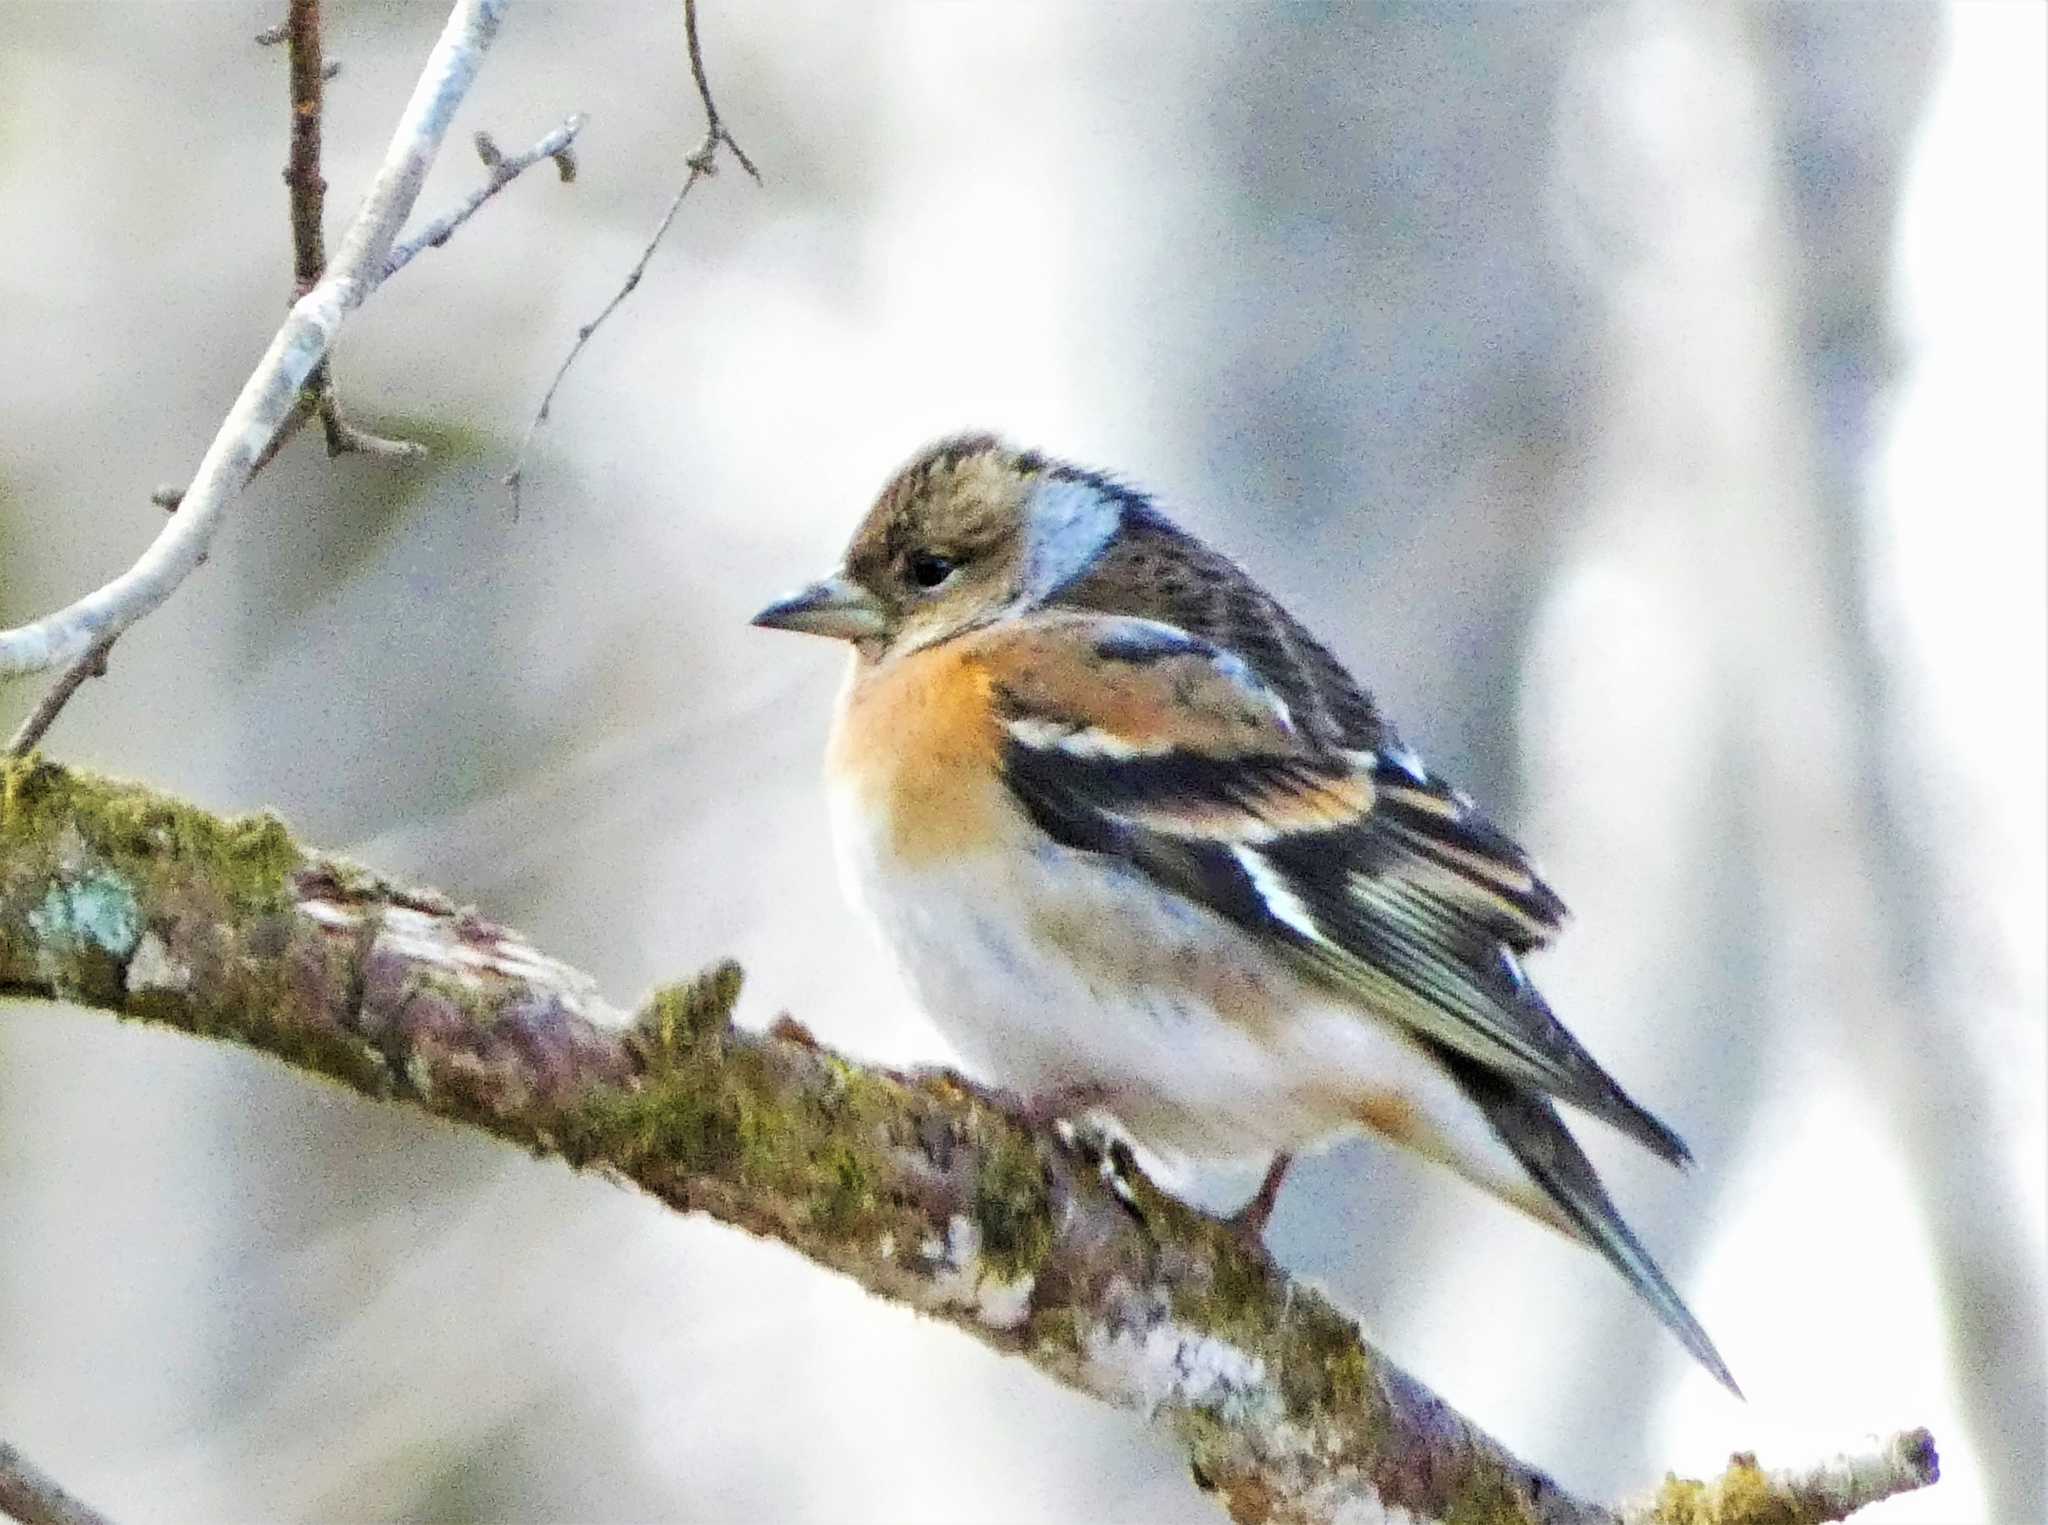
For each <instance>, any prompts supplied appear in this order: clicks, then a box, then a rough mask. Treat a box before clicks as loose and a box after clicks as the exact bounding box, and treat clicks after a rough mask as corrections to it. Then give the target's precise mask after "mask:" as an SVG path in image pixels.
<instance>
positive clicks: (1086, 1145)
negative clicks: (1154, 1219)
mask: <svg viewBox="0 0 2048 1525" xmlns="http://www.w3.org/2000/svg"><path fill="white" fill-rule="evenodd" d="M1053 1136H1054V1137H1055V1138H1057V1139H1058V1140H1059V1141H1060V1147H1061V1148H1063V1149H1065V1150H1067V1151H1068V1152H1069V1153H1072V1154H1075V1155H1078V1156H1079V1157H1080V1159H1081V1162H1082V1163H1083V1164H1084V1165H1086V1166H1088V1167H1089V1168H1090V1169H1092V1170H1093V1171H1094V1172H1095V1175H1096V1178H1097V1179H1098V1180H1100V1181H1101V1182H1102V1184H1103V1185H1104V1186H1106V1187H1107V1188H1109V1194H1110V1195H1111V1196H1112V1197H1115V1198H1116V1200H1117V1202H1118V1204H1119V1205H1120V1206H1122V1208H1123V1210H1124V1211H1125V1212H1127V1213H1129V1214H1130V1215H1131V1220H1132V1221H1133V1222H1134V1223H1136V1224H1137V1225H1138V1227H1139V1228H1141V1229H1146V1230H1147V1231H1148V1232H1149V1229H1150V1225H1148V1224H1147V1223H1146V1221H1145V1210H1144V1208H1143V1207H1141V1206H1140V1205H1139V1203H1138V1194H1137V1192H1136V1190H1135V1189H1134V1188H1133V1187H1132V1185H1131V1182H1132V1180H1133V1179H1134V1178H1136V1177H1137V1176H1138V1175H1139V1174H1140V1172H1139V1170H1138V1162H1137V1160H1136V1159H1134V1158H1133V1157H1132V1155H1131V1146H1130V1145H1129V1144H1127V1143H1125V1142H1124V1141H1123V1140H1122V1139H1120V1138H1118V1137H1117V1136H1116V1135H1115V1134H1114V1133H1111V1132H1109V1131H1107V1130H1106V1129H1102V1128H1096V1127H1089V1126H1084V1125H1081V1124H1077V1123H1074V1122H1072V1121H1069V1120H1067V1119H1065V1118H1062V1119H1060V1120H1059V1121H1058V1122H1056V1123H1055V1124H1054V1125H1053Z"/></svg>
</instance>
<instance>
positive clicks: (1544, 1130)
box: [1440, 1051, 1742, 1398]
mask: <svg viewBox="0 0 2048 1525" xmlns="http://www.w3.org/2000/svg"><path fill="white" fill-rule="evenodd" d="M1440 1057H1441V1058H1442V1060H1443V1062H1444V1064H1445V1066H1446V1067H1447V1068H1448V1069H1449V1070H1450V1072H1451V1075H1452V1077H1453V1078H1454V1079H1455V1080H1456V1081H1457V1082H1458V1086H1459V1088H1460V1089H1461V1090H1463V1091H1464V1093H1465V1094H1466V1095H1467V1096H1468V1097H1470V1098H1471V1099H1472V1101H1473V1103H1474V1104H1475V1105H1476V1106H1477V1107H1478V1108H1479V1110H1480V1111H1481V1112H1483V1113H1484V1114H1485V1115H1486V1120H1487V1122H1489V1123H1490V1124H1492V1126H1493V1131H1494V1132H1495V1133H1496V1134H1497V1135H1499V1137H1500V1140H1501V1142H1502V1143H1503V1144H1505V1145H1507V1147H1508V1149H1509V1151H1510V1152H1511V1153H1512V1154H1513V1155H1514V1156H1515V1158H1516V1159H1517V1160H1519V1161H1520V1162H1521V1165H1522V1168H1523V1169H1524V1170H1526V1171H1528V1173H1529V1176H1530V1179H1532V1180H1533V1181H1535V1183H1536V1184H1537V1185H1538V1186H1540V1187H1541V1188H1542V1189H1543V1191H1544V1193H1545V1194H1546V1195H1547V1196H1548V1197H1549V1199H1550V1201H1551V1202H1552V1203H1554V1204H1555V1205H1556V1208H1557V1210H1558V1212H1559V1213H1561V1214H1562V1215H1563V1216H1564V1218H1565V1219H1566V1220H1567V1221H1568V1222H1569V1223H1570V1224H1571V1226H1572V1227H1573V1229H1574V1230H1576V1231H1577V1234H1578V1237H1579V1238H1580V1239H1582V1240H1583V1241H1585V1243H1586V1244H1588V1245H1590V1246H1591V1247H1592V1248H1594V1249H1596V1250H1598V1251H1599V1252H1600V1254H1601V1255H1602V1256H1603V1257H1605V1259H1606V1260H1607V1262H1608V1264H1609V1265H1611V1266H1613V1267H1614V1268H1615V1270H1617V1271H1619V1272H1620V1273H1621V1274H1622V1277H1623V1278H1624V1279H1625V1280H1626V1281H1627V1282H1628V1284H1629V1285H1630V1286H1631V1287H1633V1288H1635V1290H1636V1294H1637V1295H1638V1296H1639V1297H1641V1298H1642V1299H1643V1301H1644V1302H1646V1303H1648V1304H1649V1305H1650V1307H1651V1308H1652V1309H1653V1310H1654V1311H1655V1312H1656V1315H1657V1317H1658V1318H1659V1319H1660V1320H1662V1321H1663V1324H1664V1327H1665V1328H1666V1329H1669V1330H1670V1331H1671V1332H1672V1333H1673V1334H1674V1335H1676V1336H1677V1337H1678V1341H1679V1343H1680V1344H1681V1345H1683V1346H1685V1348H1686V1349H1687V1350H1688V1351H1690V1352H1691V1353H1692V1356H1693V1359H1694V1360H1696V1361H1698V1362H1699V1363H1700V1365H1702V1366H1704V1367H1705V1368H1706V1369H1707V1370H1708V1371H1709V1372H1711V1373H1713V1375H1714V1378H1715V1380H1716V1381H1718V1382H1720V1384H1721V1385H1722V1386H1723V1387H1725V1388H1727V1389H1728V1391H1729V1392H1731V1393H1733V1394H1734V1395H1735V1396H1736V1397H1738V1398H1740V1397H1741V1396H1742V1389H1741V1388H1739V1387H1737V1386H1736V1385H1735V1378H1734V1377H1733V1376H1732V1375H1730V1373H1729V1371H1728V1367H1727V1363H1725V1362H1724V1361H1722V1359H1721V1353H1720V1352H1719V1351H1717V1350H1716V1349H1715V1348H1714V1342H1713V1341H1712V1340H1710V1339H1709V1338H1707V1332H1706V1330H1704V1329H1702V1328H1701V1327H1700V1322H1699V1320H1698V1319H1696V1318H1694V1317H1693V1316H1692V1310H1690V1309H1689V1308H1687V1307H1686V1306H1685V1302H1684V1300H1683V1299H1681V1298H1680V1297H1679V1295H1678V1293H1677V1292H1676V1291H1674V1290H1673V1289H1672V1286H1671V1283H1670V1282H1668V1281H1666V1280H1665V1279H1664V1273H1663V1272H1662V1271H1661V1270H1659V1269H1658V1267H1657V1262H1656V1261H1654V1260H1652V1259H1651V1258H1650V1252H1649V1251H1648V1250H1645V1249H1644V1248H1643V1246H1642V1244H1641V1242H1640V1241H1638V1240H1637V1238H1636V1236H1635V1235H1634V1234H1633V1233H1632V1232H1630V1230H1629V1226H1628V1225H1627V1224H1626V1223H1624V1222H1623V1221H1622V1217H1621V1214H1620V1213H1619V1212H1617V1211H1616V1210H1615V1207H1614V1202H1613V1200H1612V1199H1611V1198H1609V1197H1608V1195H1607V1189H1606V1188H1605V1187H1604V1186H1602V1185H1601V1184H1600V1177H1599V1176H1598V1175H1597V1174H1595V1173H1594V1170H1593V1162H1592V1161H1591V1160H1589V1159H1587V1158H1586V1155H1585V1151H1584V1150H1582V1149H1580V1148H1579V1144H1578V1140H1576V1139H1575V1138H1573V1137H1572V1135H1571V1132H1570V1130H1569V1129H1567V1128H1566V1127H1565V1125H1564V1120H1563V1119H1562V1118H1560V1117H1559V1116H1558V1115H1557V1108H1556V1107H1554V1106H1552V1105H1551V1103H1550V1102H1549V1100H1548V1099H1546V1098H1545V1097H1543V1096H1542V1095H1540V1094H1539V1093H1537V1092H1536V1091H1534V1090H1532V1089H1530V1088H1528V1087H1526V1086H1523V1085H1521V1084H1518V1083H1517V1082H1516V1081H1514V1080H1511V1079H1508V1078H1507V1077H1505V1076H1502V1075H1498V1074H1496V1073H1494V1072H1493V1071H1491V1070H1489V1069H1487V1068H1485V1067H1484V1066H1483V1065H1480V1064H1478V1063H1477V1062H1475V1061H1473V1060H1471V1059H1468V1058H1466V1057H1465V1056H1463V1055H1461V1054H1455V1053H1450V1052H1448V1051H1445V1052H1442V1053H1441V1054H1440Z"/></svg>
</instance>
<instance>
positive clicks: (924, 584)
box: [909, 551, 956, 588]
mask: <svg viewBox="0 0 2048 1525" xmlns="http://www.w3.org/2000/svg"><path fill="white" fill-rule="evenodd" d="M909 565H910V580H911V581H912V582H914V583H916V584H917V585H918V586H919V587H920V588H936V587H937V586H938V585H939V584H940V583H942V582H944V581H945V580H946V579H947V578H949V577H951V576H952V575H953V573H954V571H955V570H956V563H954V562H951V561H949V560H947V559H946V558H945V557H944V556H941V555H939V553H938V552H936V551H912V552H911V553H910V564H909Z"/></svg>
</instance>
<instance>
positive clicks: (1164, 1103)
mask: <svg viewBox="0 0 2048 1525" xmlns="http://www.w3.org/2000/svg"><path fill="white" fill-rule="evenodd" d="M833 816H834V821H833V824H834V828H835V835H836V837H837V840H838V845H839V851H840V865H841V870H842V873H843V875H844V877H845V880H846V884H847V889H848V893H849V894H850V895H851V896H852V897H853V898H854V900H855V901H856V902H857V903H858V904H860V905H861V906H862V907H863V909H865V910H866V912H867V913H868V915H869V916H870V918H871V919H872V920H873V922H874V924H875V925H876V927H877V928H878V930H879V931H880V933H881V935H882V939H883V941H884V943H885V944H886V945H887V947H888V948H889V950H890V951H891V953H892V954H893V955H894V956H895V959H896V961H897V963H898V965H899V967H900V968H901V970H902V972H903V975H904V977H905V980H906V982H907V983H908V984H909V985H910V987H911V989H912V991H913V992H914V994H915V995H916V997H917V999H918V1001H919V1003H920V1004H921V1005H922V1006H923V1008H924V1010H925V1012H926V1014H927V1015H928V1016H929V1017H930V1018H931V1020H932V1022H933V1023H934V1025H936V1026H937V1027H938V1028H939V1030H940V1031H941V1032H943V1033H944V1034H945V1035H946V1037H947V1038H948V1039H949V1040H951V1042H952V1043H953V1045H954V1047H955V1048H957V1049H958V1050H959V1052H960V1055H961V1057H962V1059H963V1060H965V1061H966V1063H967V1065H968V1067H969V1068H970V1069H971V1070H972V1071H973V1072H974V1073H975V1074H976V1075H977V1077H978V1078H980V1079H983V1080H985V1081H988V1082H991V1083H993V1084H995V1085H999V1086H1002V1087H1005V1088H1007V1089H1009V1090H1012V1091H1015V1092H1017V1093H1019V1094H1020V1095H1022V1096H1024V1097H1027V1098H1051V1097H1057V1096H1060V1095H1062V1094H1070V1093H1072V1092H1075V1091H1077V1090H1080V1089H1084V1088H1085V1089H1090V1090H1096V1091H1099V1092H1100V1093H1101V1094H1102V1096H1103V1100H1102V1102H1101V1108H1102V1110H1105V1111H1107V1112H1109V1113H1111V1114H1113V1115H1114V1116H1115V1117H1116V1118H1117V1120H1118V1121H1119V1122H1120V1123H1122V1124H1123V1126H1124V1127H1125V1128H1127V1129H1129V1130H1130V1132H1131V1133H1132V1134H1133V1136H1134V1137H1135V1138H1136V1139H1137V1140H1138V1141H1139V1142H1140V1143H1142V1144H1144V1145H1146V1146H1148V1147H1149V1148H1151V1149H1153V1150H1155V1151H1157V1152H1159V1153H1160V1154H1162V1155H1164V1156H1166V1157H1167V1158H1168V1159H1169V1160H1171V1159H1174V1158H1180V1159H1185V1160H1194V1161H1206V1160H1224V1159H1246V1158H1250V1157H1254V1156H1265V1155H1271V1154H1273V1153H1275V1152H1277V1151H1280V1150H1299V1149H1303V1148H1309V1147H1313V1146H1314V1145H1316V1144H1319V1143H1322V1142H1325V1141H1327V1140H1328V1139H1330V1138H1331V1137H1333V1136H1335V1135H1337V1134H1340V1133H1343V1132H1346V1131H1349V1130H1354V1129H1357V1128H1358V1127H1360V1126H1361V1125H1363V1126H1377V1124H1376V1123H1375V1121H1374V1115H1375V1108H1378V1109H1380V1113H1379V1115H1381V1116H1386V1115H1390V1114H1391V1113H1402V1114H1405V1115H1407V1116H1410V1117H1412V1118H1414V1119H1415V1120H1416V1121H1418V1122H1423V1123H1426V1124H1427V1127H1428V1131H1430V1132H1433V1133H1435V1134H1437V1135H1439V1136H1441V1135H1442V1134H1443V1132H1444V1131H1445V1130H1446V1129H1451V1130H1453V1131H1456V1132H1458V1133H1461V1134H1471V1135H1472V1137H1471V1139H1470V1142H1471V1145H1472V1147H1475V1148H1481V1149H1483V1148H1484V1147H1485V1146H1486V1145H1487V1144H1490V1143H1491V1138H1490V1134H1489V1132H1488V1130H1487V1129H1486V1127H1485V1124H1484V1122H1483V1120H1482V1119H1480V1118H1479V1117H1478V1116H1477V1114H1476V1112H1474V1111H1473V1109H1472V1108H1471V1107H1470V1105H1469V1103H1467V1102H1466V1101H1465V1100H1464V1098H1463V1096H1462V1095H1461V1094H1460V1093H1458V1092H1457V1090H1456V1087H1455V1086H1454V1085H1453V1084H1452V1083H1451V1081H1450V1079H1449V1077H1448V1076H1447V1075H1446V1074H1445V1073H1444V1071H1443V1070H1442V1068H1441V1067H1440V1066H1439V1065H1438V1064H1437V1063H1436V1062H1435V1061H1434V1060H1432V1059H1430V1058H1429V1057H1428V1056H1427V1055H1426V1054H1424V1053H1423V1052H1421V1051H1420V1050H1419V1049H1418V1048H1416V1047H1415V1045H1414V1044H1413V1043H1411V1042H1410V1041H1409V1040H1408V1039H1406V1038H1405V1037H1403V1036H1402V1035H1401V1034H1400V1033H1399V1032H1398V1031H1397V1030H1396V1029H1395V1028H1393V1027H1392V1026H1391V1025H1390V1024H1387V1023H1384V1022H1382V1021H1380V1020H1379V1019H1376V1018H1374V1017H1373V1016H1371V1015H1370V1014H1368V1013H1366V1012H1364V1011H1362V1010H1360V1009H1358V1008H1356V1007H1354V1006H1352V1005H1350V1004H1349V1003H1346V1002H1342V1001H1341V1000H1339V999H1337V998H1335V997H1333V996H1331V995H1330V994H1328V993H1326V992H1324V991H1321V990H1319V989H1317V988H1316V987H1314V986H1312V985H1310V984H1309V983H1308V982H1307V981H1305V980H1303V979H1302V978H1301V977H1299V976H1298V975H1296V974H1295V973H1294V972H1293V971H1292V970H1291V969H1289V968H1288V967H1287V966H1286V965H1285V964H1283V963H1282V962H1281V961H1280V960H1278V959H1277V958H1275V957H1274V956H1273V954H1272V953H1271V952H1269V951H1268V950H1266V949H1264V948H1262V947H1261V946H1259V945H1258V944H1256V943H1255V942H1254V941H1253V940H1252V939H1251V938H1250V937H1249V936H1248V935H1247V934H1245V933H1243V932H1241V931H1239V930H1238V929H1237V928H1236V927H1234V926H1232V925H1231V924H1230V923H1228V922H1226V921H1224V920H1223V919H1222V918H1221V917H1219V916H1217V915H1215V914H1214V913H1212V912H1210V911H1208V910H1205V909H1204V908H1202V907H1200V906H1197V905H1194V904H1193V903H1191V902H1189V901H1186V900H1183V899H1181V898H1180V897H1178V896H1175V895H1172V894H1170V893H1168V892H1166V891H1164V890H1162V889H1159V888H1157V887H1155V886H1154V885H1153V884H1151V882H1150V881H1148V880H1147V879H1146V878H1145V877H1144V876H1143V875H1142V874H1141V873H1140V872H1139V871H1138V870H1136V869H1134V868H1130V867H1126V866H1124V865H1121V864H1119V863H1117V862H1116V861H1115V860H1113V859H1109V858H1105V857H1102V856H1099V855H1097V854H1092V853H1080V852H1074V851H1071V850H1068V849H1066V848H1062V847H1058V846H1056V845H1053V844H1050V843H1047V844H1045V845H1043V846H1041V847H1039V848H1038V849H1037V850H1035V851H1029V850H1023V849H1020V848H1017V847H1014V846H1013V847H1009V848H1006V849H1005V850H1002V851H1000V852H994V853H988V854H984V855H981V856H978V857H972V858H968V859H965V860H957V859H956V860H951V861H948V862H947V863H946V864H945V865H944V866H943V867H920V868H915V869H905V868H903V867H901V866H900V863H901V860H900V859H899V858H898V857H896V856H895V855H894V854H892V853H889V852H887V851H886V844H885V843H884V842H883V841H882V840H881V838H880V837H879V835H878V830H877V826H876V823H875V822H874V817H873V815H872V814H871V813H869V812H868V811H865V810H863V809H862V808H860V806H859V804H858V802H857V801H856V800H855V799H853V798H852V797H851V796H844V795H842V796H838V797H835V799H834V800H833ZM1475 1129H1476V1133H1474V1132H1473V1130H1475ZM1380 1131H1390V1130H1388V1129H1385V1128H1381V1129H1380Z"/></svg>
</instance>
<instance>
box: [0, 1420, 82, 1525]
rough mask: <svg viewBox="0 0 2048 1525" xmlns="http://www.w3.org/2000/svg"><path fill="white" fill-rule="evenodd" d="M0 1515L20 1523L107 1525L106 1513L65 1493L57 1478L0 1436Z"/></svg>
mask: <svg viewBox="0 0 2048 1525" xmlns="http://www.w3.org/2000/svg"><path fill="white" fill-rule="evenodd" d="M0 1515H6V1516H8V1517H9V1518H10V1519H15V1520H19V1521H20V1522H21V1525H108V1521H107V1517H106V1516H105V1515H103V1514H101V1513H100V1512H99V1511H98V1510H97V1509H95V1508H93V1507H92V1506H91V1505H90V1504H88V1503H86V1502H85V1501H84V1500H83V1499H78V1498H74V1497H73V1496H72V1495H71V1494H69V1493H66V1492H65V1491H64V1489H63V1488H62V1487H60V1486H59V1485H58V1483H57V1480H56V1479H55V1478H53V1477H51V1476H50V1475H49V1474H48V1473H46V1472H44V1471H43V1470H42V1468H40V1467H38V1466H37V1465H36V1464H35V1463H34V1462H32V1461H30V1460H29V1459H28V1458H27V1457H26V1456H23V1455H22V1454H21V1453H20V1452H19V1451H17V1450H15V1449H14V1447H13V1446H10V1445H9V1444H8V1443H7V1442H6V1441H4V1440H0Z"/></svg>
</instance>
